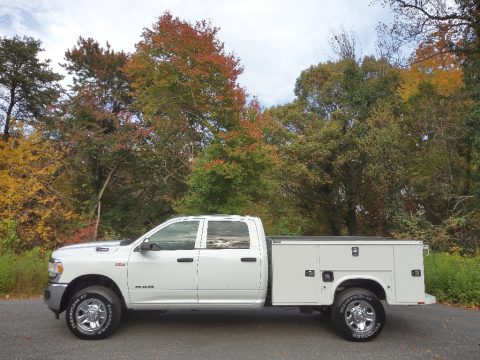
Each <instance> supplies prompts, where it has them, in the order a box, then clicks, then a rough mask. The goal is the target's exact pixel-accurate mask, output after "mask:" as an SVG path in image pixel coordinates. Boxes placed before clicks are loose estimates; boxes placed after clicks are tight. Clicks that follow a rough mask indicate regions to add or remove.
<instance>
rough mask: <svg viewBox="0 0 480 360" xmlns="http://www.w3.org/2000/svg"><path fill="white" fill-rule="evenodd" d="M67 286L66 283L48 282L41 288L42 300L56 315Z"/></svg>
mask: <svg viewBox="0 0 480 360" xmlns="http://www.w3.org/2000/svg"><path fill="white" fill-rule="evenodd" d="M67 286H68V284H48V286H47V287H46V288H45V289H44V290H43V301H45V304H47V306H48V308H49V309H50V310H52V311H53V312H54V313H55V314H57V315H58V314H59V313H60V304H61V302H62V296H63V293H64V292H65V290H66V289H67Z"/></svg>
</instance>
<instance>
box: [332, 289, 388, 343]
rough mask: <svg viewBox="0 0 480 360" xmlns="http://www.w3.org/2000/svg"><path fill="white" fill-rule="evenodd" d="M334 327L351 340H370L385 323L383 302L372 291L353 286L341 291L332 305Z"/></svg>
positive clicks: (380, 330) (378, 332) (379, 331)
mask: <svg viewBox="0 0 480 360" xmlns="http://www.w3.org/2000/svg"><path fill="white" fill-rule="evenodd" d="M331 319H332V324H333V327H334V328H335V329H336V330H337V332H338V333H339V334H340V335H341V336H343V337H344V338H345V339H347V340H350V341H362V342H365V341H370V340H373V339H374V338H376V337H377V336H378V335H379V334H380V333H381V332H382V329H383V327H384V325H385V310H384V308H383V305H382V303H381V302H380V300H378V298H377V297H376V296H375V295H374V294H373V293H372V292H370V291H368V290H365V289H361V288H351V289H346V290H343V291H342V292H341V293H339V294H338V295H337V297H336V299H335V302H334V304H333V306H332V314H331Z"/></svg>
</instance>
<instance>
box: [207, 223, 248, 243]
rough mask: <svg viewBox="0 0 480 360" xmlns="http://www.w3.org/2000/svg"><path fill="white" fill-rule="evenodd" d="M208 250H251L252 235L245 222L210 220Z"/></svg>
mask: <svg viewBox="0 0 480 360" xmlns="http://www.w3.org/2000/svg"><path fill="white" fill-rule="evenodd" d="M206 248H207V249H250V234H249V231H248V225H247V223H245V222H244V221H222V220H218V221H216V220H210V221H209V222H208V228H207V246H206Z"/></svg>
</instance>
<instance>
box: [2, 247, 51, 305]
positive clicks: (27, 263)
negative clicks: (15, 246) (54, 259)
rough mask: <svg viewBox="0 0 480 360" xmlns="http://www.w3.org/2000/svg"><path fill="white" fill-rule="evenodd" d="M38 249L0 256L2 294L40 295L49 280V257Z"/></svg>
mask: <svg viewBox="0 0 480 360" xmlns="http://www.w3.org/2000/svg"><path fill="white" fill-rule="evenodd" d="M49 257H50V254H49V253H48V254H44V255H41V254H40V251H39V250H38V249H33V250H30V251H27V252H24V253H22V254H20V255H16V254H4V255H1V256H0V295H13V296H22V297H23V296H27V297H29V296H35V295H40V294H41V293H42V291H43V288H44V287H45V284H46V283H47V282H48V273H47V267H48V259H49Z"/></svg>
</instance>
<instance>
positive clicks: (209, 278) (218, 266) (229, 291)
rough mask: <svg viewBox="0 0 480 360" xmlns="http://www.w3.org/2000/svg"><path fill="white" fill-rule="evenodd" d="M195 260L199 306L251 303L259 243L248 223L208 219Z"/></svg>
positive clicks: (256, 289) (258, 272) (258, 273)
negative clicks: (198, 253)
mask: <svg viewBox="0 0 480 360" xmlns="http://www.w3.org/2000/svg"><path fill="white" fill-rule="evenodd" d="M205 225H206V226H204V231H203V237H202V245H201V249H200V255H199V261H198V300H199V303H200V304H202V303H204V304H206V303H207V304H208V303H210V304H233V303H234V304H252V303H255V302H256V301H257V299H258V296H259V292H260V276H261V259H260V244H259V240H258V236H257V235H256V229H255V224H254V222H253V221H251V220H208V221H206V224H205Z"/></svg>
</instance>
